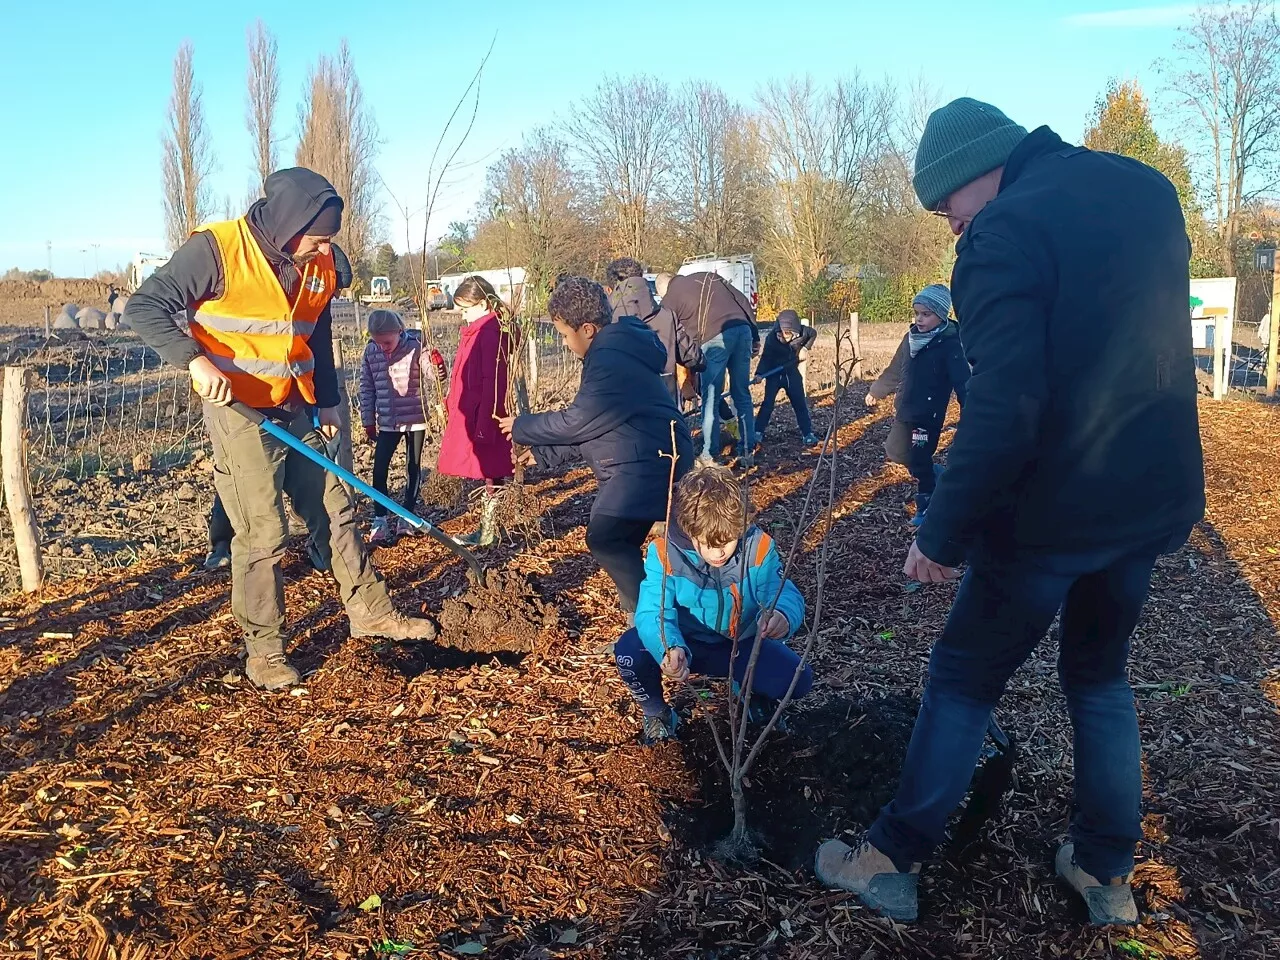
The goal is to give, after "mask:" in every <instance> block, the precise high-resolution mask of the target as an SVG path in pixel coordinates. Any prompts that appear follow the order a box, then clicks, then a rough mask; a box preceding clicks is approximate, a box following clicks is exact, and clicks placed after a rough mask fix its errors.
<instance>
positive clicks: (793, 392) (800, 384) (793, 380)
mask: <svg viewBox="0 0 1280 960" xmlns="http://www.w3.org/2000/svg"><path fill="white" fill-rule="evenodd" d="M779 390H786V391H787V397H788V398H790V400H791V409H792V410H794V411H795V414H796V426H797V427H799V428H800V434H801V436H805V437H807V436H809V434H811V433H813V421H812V420H810V419H809V401H808V400H807V399H806V398H805V395H804V377H802V376H800V369H799V368H798V367H796V368H791V369H787V370H783V371H782V372H781V373H775V374H774V375H773V376H771V377H765V378H764V403H762V404H760V412H759V413H758V414H756V432H757V433H759V434H760V435H761V436H764V432H765V431H766V430H768V429H769V421H770V420H771V419H772V418H773V405H774V403H775V402H776V401H777V399H778V391H779Z"/></svg>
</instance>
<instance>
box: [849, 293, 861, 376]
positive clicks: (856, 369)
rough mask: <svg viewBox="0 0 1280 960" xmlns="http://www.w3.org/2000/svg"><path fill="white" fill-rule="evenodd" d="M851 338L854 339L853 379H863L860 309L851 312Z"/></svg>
mask: <svg viewBox="0 0 1280 960" xmlns="http://www.w3.org/2000/svg"><path fill="white" fill-rule="evenodd" d="M849 339H850V340H851V341H853V379H855V380H861V379H862V334H861V332H860V331H859V330H858V311H857V310H855V311H853V313H851V314H849Z"/></svg>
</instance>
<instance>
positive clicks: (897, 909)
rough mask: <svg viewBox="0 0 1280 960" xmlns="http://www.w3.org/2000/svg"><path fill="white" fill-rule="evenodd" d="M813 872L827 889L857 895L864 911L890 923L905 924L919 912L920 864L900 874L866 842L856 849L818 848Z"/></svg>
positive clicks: (830, 844)
mask: <svg viewBox="0 0 1280 960" xmlns="http://www.w3.org/2000/svg"><path fill="white" fill-rule="evenodd" d="M813 872H814V873H816V874H817V875H818V879H819V880H821V881H822V882H823V883H824V884H826V885H827V886H828V887H837V888H839V889H841V890H848V891H849V892H850V893H856V894H857V895H858V899H859V900H861V901H862V902H863V903H864V904H866V905H867V907H868V908H869V909H871V910H874V911H875V912H876V913H879V914H881V915H883V916H886V917H888V918H889V919H890V920H897V921H899V922H901V923H907V922H910V921H913V920H915V918H916V914H917V912H918V909H919V908H918V902H917V889H916V888H917V886H918V885H919V882H920V864H918V863H913V864H912V865H911V869H910V870H908V871H907V872H905V873H903V872H902V871H900V870H898V868H897V867H895V866H894V864H893V861H892V860H890V859H889V858H888V857H886V856H885V855H884V854H883V853H881V852H880V851H879V850H877V849H876V848H875V847H873V846H872V845H871V842H870V841H869V840H866V839H865V838H864V839H863V840H862V841H861V842H860V843H858V844H857V845H856V846H853V847H851V846H849V845H848V844H847V843H841V842H840V841H839V840H828V841H827V842H826V843H824V844H823V845H822V846H820V847H818V854H817V856H816V857H814V861H813Z"/></svg>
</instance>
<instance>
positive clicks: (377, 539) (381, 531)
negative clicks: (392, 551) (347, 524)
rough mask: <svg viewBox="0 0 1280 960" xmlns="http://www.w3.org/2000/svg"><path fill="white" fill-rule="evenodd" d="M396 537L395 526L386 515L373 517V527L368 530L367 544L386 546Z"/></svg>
mask: <svg viewBox="0 0 1280 960" xmlns="http://www.w3.org/2000/svg"><path fill="white" fill-rule="evenodd" d="M395 538H396V528H395V527H393V526H392V525H391V521H390V520H389V519H388V518H387V517H375V518H374V521H373V527H372V528H371V529H370V530H369V545H370V546H373V547H381V546H386V545H387V544H389V543H391V541H393V540H395Z"/></svg>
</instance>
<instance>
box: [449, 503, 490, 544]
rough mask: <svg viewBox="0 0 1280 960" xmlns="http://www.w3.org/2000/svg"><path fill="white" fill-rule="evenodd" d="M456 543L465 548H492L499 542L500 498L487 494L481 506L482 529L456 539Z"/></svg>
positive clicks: (454, 539)
mask: <svg viewBox="0 0 1280 960" xmlns="http://www.w3.org/2000/svg"><path fill="white" fill-rule="evenodd" d="M453 541H454V543H457V544H459V545H461V546H464V547H492V546H493V545H494V544H496V543H497V542H498V498H497V496H492V497H491V496H489V495H488V494H485V498H484V502H483V503H482V504H481V506H480V528H479V529H478V530H476V532H475V533H469V534H467V535H466V536H462V537H454V538H453Z"/></svg>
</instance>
